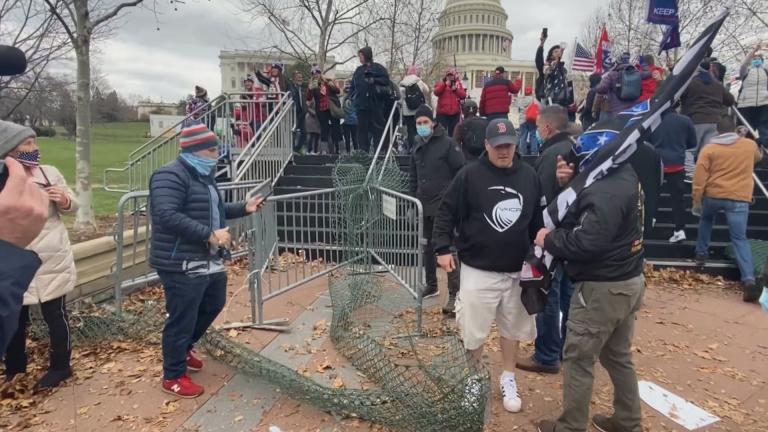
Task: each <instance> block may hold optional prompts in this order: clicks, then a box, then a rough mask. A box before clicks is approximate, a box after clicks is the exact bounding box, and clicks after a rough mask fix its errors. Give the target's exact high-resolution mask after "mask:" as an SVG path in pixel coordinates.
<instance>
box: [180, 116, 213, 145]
mask: <svg viewBox="0 0 768 432" xmlns="http://www.w3.org/2000/svg"><path fill="white" fill-rule="evenodd" d="M218 145H219V139H218V138H217V137H216V134H214V133H213V132H211V131H210V129H208V128H207V127H206V126H205V125H204V124H202V123H199V122H198V123H191V124H189V125H187V126H185V127H184V128H183V129H182V130H181V135H180V136H179V146H180V147H181V152H182V153H194V152H197V151H200V150H205V149H208V148H211V147H217V146H218Z"/></svg>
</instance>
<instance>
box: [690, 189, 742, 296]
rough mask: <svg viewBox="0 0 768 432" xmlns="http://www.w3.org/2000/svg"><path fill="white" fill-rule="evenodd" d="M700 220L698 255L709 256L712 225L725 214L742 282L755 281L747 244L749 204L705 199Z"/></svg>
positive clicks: (697, 244)
mask: <svg viewBox="0 0 768 432" xmlns="http://www.w3.org/2000/svg"><path fill="white" fill-rule="evenodd" d="M701 207H702V208H701V219H700V220H699V239H698V241H697V243H696V255H703V256H708V255H709V240H710V238H711V237H712V225H713V224H714V222H715V215H716V214H718V213H719V212H721V211H722V212H725V218H726V220H727V221H728V231H729V234H730V237H731V243H732V244H733V251H734V252H735V255H736V264H737V265H738V266H739V272H740V273H741V281H742V282H747V281H749V282H754V281H755V268H754V266H753V265H752V248H750V247H749V242H747V219H748V218H749V203H747V202H743V201H731V200H724V199H717V198H708V197H704V200H703V202H702V205H701Z"/></svg>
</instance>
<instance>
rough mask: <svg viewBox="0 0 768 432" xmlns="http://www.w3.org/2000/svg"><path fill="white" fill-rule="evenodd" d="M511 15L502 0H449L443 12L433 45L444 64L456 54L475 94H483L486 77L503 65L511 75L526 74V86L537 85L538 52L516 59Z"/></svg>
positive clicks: (448, 65)
mask: <svg viewBox="0 0 768 432" xmlns="http://www.w3.org/2000/svg"><path fill="white" fill-rule="evenodd" d="M507 18H508V16H507V12H506V11H505V10H504V7H502V6H501V0H447V2H446V5H445V9H444V10H443V12H442V13H441V14H440V17H439V20H438V23H439V30H438V31H437V33H436V34H435V36H434V38H433V39H432V47H433V49H434V50H435V53H437V58H438V60H439V62H440V64H441V65H442V66H443V67H451V66H453V64H454V57H455V59H456V65H457V67H458V69H459V75H460V77H461V78H463V77H464V75H465V74H466V77H467V79H468V80H469V91H470V95H471V96H472V97H473V98H479V96H480V91H481V89H482V87H483V78H484V77H486V76H491V75H492V74H493V70H494V69H496V67H497V66H503V67H504V69H506V71H507V76H508V78H510V79H516V78H517V77H518V76H520V74H522V76H523V86H524V88H525V87H533V85H534V82H535V79H536V68H535V66H534V63H533V57H534V54H535V53H534V52H531V53H521V55H520V56H521V57H529V58H530V59H531V60H512V46H513V41H514V35H513V34H512V32H511V31H509V30H508V29H507Z"/></svg>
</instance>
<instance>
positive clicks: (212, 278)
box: [149, 123, 265, 398]
mask: <svg viewBox="0 0 768 432" xmlns="http://www.w3.org/2000/svg"><path fill="white" fill-rule="evenodd" d="M179 144H180V146H181V154H180V155H179V157H178V158H177V159H176V160H174V161H173V162H171V163H169V164H167V165H165V166H164V167H162V168H160V169H158V170H157V171H155V173H154V174H153V175H152V178H151V179H150V182H149V199H150V213H151V216H152V225H153V227H152V230H153V233H152V244H151V253H150V258H149V263H150V266H152V267H153V268H154V269H156V270H157V274H158V276H160V280H161V281H162V282H163V289H164V291H165V305H166V306H165V307H166V311H167V312H168V318H167V320H166V322H165V328H163V341H162V346H163V382H162V389H163V391H165V392H166V393H170V394H173V395H175V396H178V397H182V398H195V397H197V396H200V395H201V394H202V393H203V387H202V386H200V385H198V384H196V383H195V382H193V381H192V380H191V379H190V378H189V376H188V375H187V372H188V371H190V370H191V371H199V370H200V369H202V367H203V362H202V361H201V360H200V359H199V358H198V357H197V356H196V354H195V351H194V350H193V347H194V345H195V343H196V342H197V341H198V340H200V338H201V337H202V336H203V335H204V334H205V332H206V330H207V329H208V327H209V326H210V325H211V324H212V323H213V321H214V320H215V319H216V317H217V316H218V315H219V313H220V312H221V310H222V309H223V308H224V304H225V300H226V295H227V272H226V267H224V261H225V259H227V258H229V257H231V255H230V254H229V249H228V248H229V246H230V244H231V243H232V237H231V235H230V233H229V228H227V226H226V221H227V219H236V218H241V217H245V216H247V215H249V214H251V213H255V212H257V211H259V210H260V209H261V207H262V206H263V205H264V202H265V197H263V196H257V197H254V198H251V199H249V200H248V201H246V202H240V203H231V204H230V203H224V201H223V199H222V195H221V193H220V192H219V189H218V187H217V186H216V180H215V176H216V163H217V160H218V155H219V151H218V148H219V140H218V138H216V135H215V134H214V133H213V132H211V131H210V130H209V129H208V128H207V127H206V126H205V125H204V124H202V123H197V124H191V125H189V126H187V127H185V128H184V129H182V131H181V135H180V137H179Z"/></svg>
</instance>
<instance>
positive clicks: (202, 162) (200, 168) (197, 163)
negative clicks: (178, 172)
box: [181, 153, 216, 176]
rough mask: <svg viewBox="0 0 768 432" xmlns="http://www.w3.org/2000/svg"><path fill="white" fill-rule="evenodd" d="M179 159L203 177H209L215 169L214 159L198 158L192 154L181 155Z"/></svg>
mask: <svg viewBox="0 0 768 432" xmlns="http://www.w3.org/2000/svg"><path fill="white" fill-rule="evenodd" d="M181 158H182V159H184V160H185V161H186V162H187V163H188V164H190V165H192V166H193V167H195V169H196V170H197V172H198V173H200V175H203V176H207V175H210V174H211V172H212V171H213V169H214V168H215V167H216V159H210V158H206V157H202V156H198V155H196V154H194V153H182V154H181Z"/></svg>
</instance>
